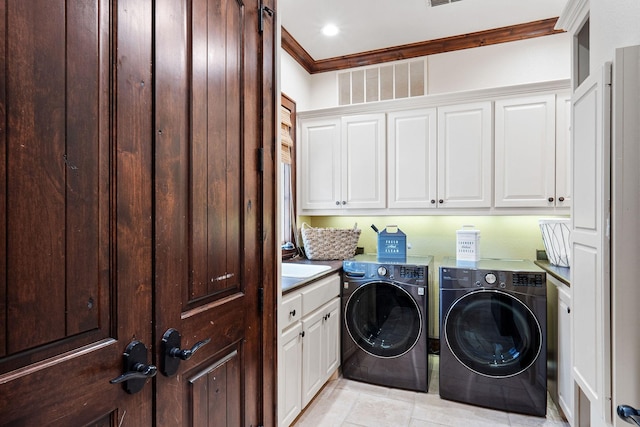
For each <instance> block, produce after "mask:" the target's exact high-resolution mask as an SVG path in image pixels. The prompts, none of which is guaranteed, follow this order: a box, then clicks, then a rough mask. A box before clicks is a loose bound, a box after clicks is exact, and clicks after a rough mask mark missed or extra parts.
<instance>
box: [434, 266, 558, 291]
mask: <svg viewBox="0 0 640 427" xmlns="http://www.w3.org/2000/svg"><path fill="white" fill-rule="evenodd" d="M440 281H441V283H440V287H441V288H443V289H444V288H446V289H453V288H498V289H506V288H510V289H517V288H519V289H523V290H524V288H544V287H545V285H546V274H545V273H544V272H528V271H488V270H473V269H466V268H442V269H441V271H440Z"/></svg>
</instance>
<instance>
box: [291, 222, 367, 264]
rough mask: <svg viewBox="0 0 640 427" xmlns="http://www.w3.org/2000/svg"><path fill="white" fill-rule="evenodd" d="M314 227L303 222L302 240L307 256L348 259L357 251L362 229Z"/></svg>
mask: <svg viewBox="0 0 640 427" xmlns="http://www.w3.org/2000/svg"><path fill="white" fill-rule="evenodd" d="M357 227H358V224H355V225H354V226H353V228H352V229H342V228H314V227H311V226H310V225H308V224H306V223H303V224H302V241H303V242H304V251H305V253H306V254H307V258H309V259H316V260H331V259H348V258H352V257H353V256H354V255H355V253H356V248H357V246H358V239H359V238H360V229H358V228H357Z"/></svg>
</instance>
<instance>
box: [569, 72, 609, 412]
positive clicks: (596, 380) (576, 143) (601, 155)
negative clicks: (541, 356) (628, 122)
mask: <svg viewBox="0 0 640 427" xmlns="http://www.w3.org/2000/svg"><path fill="white" fill-rule="evenodd" d="M610 83H611V64H610V63H609V64H605V66H604V68H603V70H602V71H601V72H600V73H592V74H591V75H590V76H589V77H587V78H586V79H585V80H584V81H583V82H582V83H581V85H580V86H579V87H578V88H577V89H576V91H575V93H574V95H573V98H572V104H573V129H572V130H573V132H572V141H573V144H572V153H571V154H572V156H571V157H572V163H573V177H572V180H571V181H572V186H573V191H572V195H573V204H572V210H571V219H572V230H571V237H572V253H571V256H572V259H571V303H572V310H571V313H572V316H573V324H572V334H571V335H572V337H573V348H572V355H573V376H574V380H575V381H576V383H577V385H578V386H579V387H580V390H581V392H582V394H584V396H586V398H587V399H588V400H589V402H590V407H591V412H592V414H593V413H594V412H596V413H599V414H600V416H601V418H602V419H603V420H607V421H610V420H611V400H610V399H611V373H610V369H611V339H610V331H611V322H610V300H611V287H610V271H609V270H610V268H609V266H610V258H609V256H610V246H609V229H608V225H609V214H610V207H609V200H610V194H609V193H610V191H609V188H610V181H611V178H610V177H611V174H610V121H611V120H610V111H611V84H610ZM579 425H581V424H579Z"/></svg>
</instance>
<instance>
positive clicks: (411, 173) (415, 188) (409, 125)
mask: <svg viewBox="0 0 640 427" xmlns="http://www.w3.org/2000/svg"><path fill="white" fill-rule="evenodd" d="M436 123H437V115H436V109H435V108H426V109H416V110H409V111H400V112H393V113H389V116H388V137H387V140H388V152H389V162H388V165H389V169H388V186H389V187H388V192H389V197H388V206H389V208H400V209H401V208H406V209H413V208H430V207H434V208H435V207H436V199H437V190H438V189H437V185H436V178H437V163H438V158H437V154H436V153H437V152H436V148H437V139H436V135H437V133H436Z"/></svg>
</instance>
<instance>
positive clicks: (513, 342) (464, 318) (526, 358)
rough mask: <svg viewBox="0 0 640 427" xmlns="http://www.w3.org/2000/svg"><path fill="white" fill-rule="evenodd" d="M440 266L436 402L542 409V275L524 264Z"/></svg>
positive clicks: (528, 263)
mask: <svg viewBox="0 0 640 427" xmlns="http://www.w3.org/2000/svg"><path fill="white" fill-rule="evenodd" d="M471 264H472V265H469V263H464V265H460V264H457V263H456V260H455V258H446V259H445V260H444V261H443V263H442V264H441V266H440V277H439V279H440V384H439V391H440V397H441V398H443V399H449V400H455V401H459V402H464V403H468V404H473V405H477V406H484V407H488V408H493V409H499V410H504V411H508V412H517V413H522V414H529V415H537V416H545V415H546V411H547V383H546V381H547V359H546V354H547V350H546V330H547V326H546V320H547V317H546V313H547V311H546V310H547V307H546V274H545V272H544V271H543V270H542V269H540V268H539V267H538V266H536V265H535V264H534V263H533V262H531V261H527V260H480V261H478V262H475V263H471Z"/></svg>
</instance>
